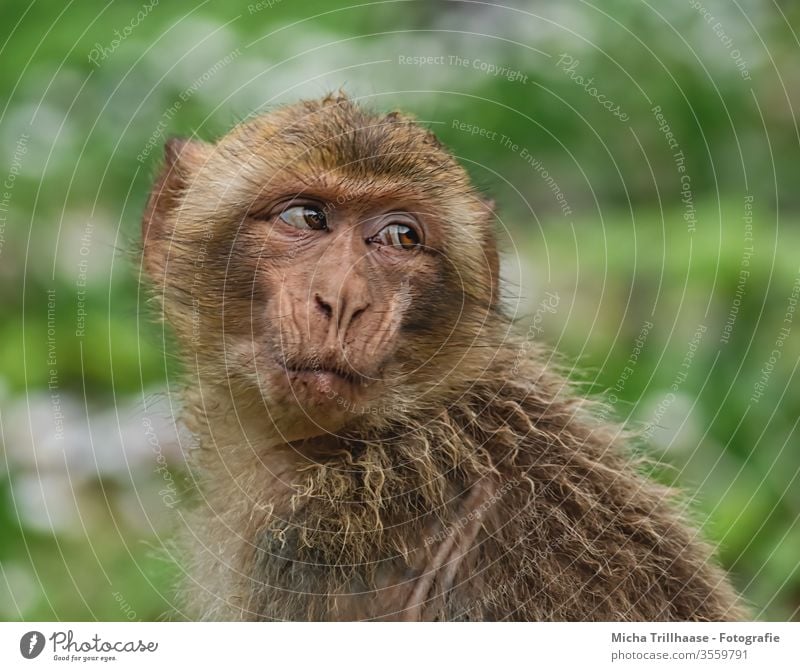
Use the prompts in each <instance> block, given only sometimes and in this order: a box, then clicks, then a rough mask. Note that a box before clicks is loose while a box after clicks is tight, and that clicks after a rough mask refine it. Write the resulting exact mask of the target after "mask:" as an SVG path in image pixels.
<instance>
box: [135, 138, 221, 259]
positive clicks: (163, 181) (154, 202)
mask: <svg viewBox="0 0 800 671" xmlns="http://www.w3.org/2000/svg"><path fill="white" fill-rule="evenodd" d="M208 154H209V145H207V144H205V143H203V142H200V141H199V140H189V139H186V138H178V137H174V138H170V139H169V140H167V142H166V144H165V145H164V164H163V165H162V167H161V170H160V172H159V173H158V177H156V180H155V182H154V184H153V188H152V190H151V191H150V197H149V198H148V199H147V205H145V208H144V215H143V217H142V248H143V252H144V260H145V267H146V268H147V270H148V271H151V272H152V271H153V270H154V264H153V262H154V261H155V260H156V259H155V258H154V257H157V256H158V253H157V249H158V248H159V247H161V245H160V244H159V243H160V242H161V241H162V240H165V239H168V238H169V237H170V236H171V234H172V231H171V230H170V224H169V218H170V215H171V214H172V212H173V211H174V210H175V208H176V207H177V206H178V205H179V204H180V202H181V199H182V197H183V194H184V193H185V191H186V189H187V187H188V185H189V184H190V183H191V180H192V179H193V176H194V175H195V174H196V171H197V170H198V169H199V168H200V167H201V166H202V165H203V164H204V163H205V162H206V160H207V158H208ZM155 265H157V264H155Z"/></svg>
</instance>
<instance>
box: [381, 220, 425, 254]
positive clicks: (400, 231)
mask: <svg viewBox="0 0 800 671" xmlns="http://www.w3.org/2000/svg"><path fill="white" fill-rule="evenodd" d="M370 242H377V243H378V244H379V245H388V246H390V247H400V248H402V249H416V248H417V247H419V245H420V242H422V241H421V240H420V238H419V233H417V232H416V231H415V230H414V229H413V228H411V227H410V226H406V225H405V224H389V225H388V226H386V227H384V228H382V229H381V230H380V232H379V233H378V235H376V236H374V237H372V238H370Z"/></svg>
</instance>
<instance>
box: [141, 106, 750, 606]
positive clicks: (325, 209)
mask: <svg viewBox="0 0 800 671" xmlns="http://www.w3.org/2000/svg"><path fill="white" fill-rule="evenodd" d="M495 221H496V214H495V211H494V206H493V203H491V202H490V201H488V200H487V198H485V197H484V195H483V194H482V193H481V192H480V190H479V189H478V188H477V187H476V186H474V184H473V182H472V180H471V178H470V177H469V176H468V173H467V171H466V170H465V169H464V168H463V167H462V166H461V164H460V163H459V162H458V161H457V160H456V158H455V157H454V156H453V154H452V153H451V152H450V151H448V150H447V148H446V147H445V146H444V145H443V144H442V143H441V142H439V140H438V139H437V138H436V137H435V136H434V135H433V133H432V132H431V131H430V130H429V129H427V128H426V127H424V125H422V124H420V123H418V122H417V121H416V120H415V119H414V117H413V116H411V115H409V114H405V113H401V112H390V113H388V114H383V113H379V112H375V111H372V110H371V109H368V108H367V107H366V106H364V105H362V104H360V103H358V102H356V101H354V100H353V99H352V98H350V97H348V96H347V95H346V94H343V93H337V94H330V95H328V96H326V97H324V98H321V99H315V100H306V101H300V102H297V103H294V104H288V105H284V106H279V107H276V108H274V109H273V110H271V111H269V112H267V113H264V114H260V115H256V116H253V117H251V118H249V119H246V120H244V121H242V122H241V123H239V124H238V125H236V126H235V127H234V128H233V129H232V130H231V131H230V132H228V133H227V134H225V135H223V136H222V137H221V138H220V139H218V140H217V141H215V142H204V141H201V140H198V139H180V138H173V139H171V140H169V141H167V143H166V146H165V158H164V163H163V167H162V168H161V170H160V173H159V174H158V176H157V178H156V179H155V183H154V185H153V187H152V191H151V193H150V196H149V198H148V201H147V204H146V206H145V211H144V216H143V221H142V247H141V263H142V269H143V273H144V275H145V277H146V281H147V283H148V285H149V289H150V292H151V296H152V298H153V301H154V302H155V304H156V305H157V306H158V311H159V315H160V317H161V319H163V320H164V321H165V322H166V323H167V324H168V325H169V328H170V329H171V331H172V332H173V333H174V336H175V338H176V340H177V344H178V349H179V351H180V356H181V357H182V360H183V363H184V369H185V373H184V374H185V383H184V386H183V391H182V400H183V421H184V422H185V424H186V425H187V427H188V428H189V429H190V431H191V432H192V434H193V436H194V437H195V440H196V445H195V446H194V447H193V448H192V450H191V456H190V462H191V468H190V473H191V478H192V481H193V490H194V492H195V499H196V501H195V502H194V504H193V505H192V506H191V507H190V509H188V510H187V511H186V512H185V515H184V518H183V519H184V520H185V525H184V526H185V529H184V531H183V532H182V535H183V536H185V539H184V540H183V541H181V547H183V548H185V549H184V555H185V556H184V573H185V578H184V579H183V580H182V581H181V585H180V587H179V588H178V590H177V592H178V595H177V600H178V606H177V607H176V608H177V610H178V611H179V612H180V613H182V614H184V615H185V616H187V617H190V618H193V619H202V620H238V621H275V620H294V621H322V620H324V621H334V620H339V621H354V620H392V621H512V620H519V621H589V620H613V621H720V620H740V619H746V618H747V617H748V608H747V606H746V604H745V603H744V602H743V599H742V598H741V597H740V596H739V595H738V594H737V593H736V591H735V590H734V588H733V587H732V584H731V582H730V580H729V577H728V576H727V574H726V573H725V572H724V571H723V570H722V568H721V567H720V566H719V565H718V564H717V563H716V561H715V559H714V552H713V549H712V548H711V546H710V545H709V544H708V543H707V542H706V541H705V540H703V539H702V538H701V537H700V533H699V531H698V529H697V528H696V525H695V524H694V523H693V522H692V520H691V519H690V515H688V514H687V513H686V511H685V506H684V505H683V503H682V501H681V498H680V496H679V495H678V494H676V492H675V491H674V490H673V489H672V488H670V487H666V486H664V485H662V484H659V483H658V482H656V481H655V480H654V479H653V478H651V477H650V476H648V475H647V474H646V473H645V470H644V468H643V465H642V464H641V463H640V460H639V458H637V457H636V456H635V455H636V451H635V450H634V449H633V447H632V444H633V441H634V439H633V438H632V437H631V436H630V435H629V432H628V430H627V429H625V428H624V427H622V426H621V425H619V424H618V423H616V422H614V421H611V420H609V419H608V413H606V412H603V411H602V409H601V410H598V408H602V406H600V405H599V402H598V401H596V400H593V399H592V398H591V397H587V396H586V395H585V394H582V393H580V392H579V391H578V390H577V389H576V388H575V386H574V385H573V384H572V383H570V382H569V381H568V379H567V376H566V375H565V374H564V373H563V372H561V370H560V366H559V365H558V364H557V362H556V360H555V359H554V357H553V355H552V353H551V352H550V350H549V349H548V348H547V347H546V346H545V345H543V344H542V343H539V342H538V341H533V342H532V341H530V338H529V337H528V336H527V335H526V334H522V333H520V332H519V327H518V325H517V320H516V319H515V318H514V317H513V316H512V315H510V314H508V312H509V310H508V308H507V306H506V305H505V304H504V301H503V300H502V296H501V291H502V286H501V282H500V277H499V254H498V242H497V235H496V233H495V230H494V228H495Z"/></svg>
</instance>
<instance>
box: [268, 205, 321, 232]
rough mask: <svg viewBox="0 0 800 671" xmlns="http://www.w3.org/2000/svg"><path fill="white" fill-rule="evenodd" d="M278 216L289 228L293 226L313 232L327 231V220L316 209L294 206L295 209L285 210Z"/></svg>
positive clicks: (308, 206) (307, 206)
mask: <svg viewBox="0 0 800 671" xmlns="http://www.w3.org/2000/svg"><path fill="white" fill-rule="evenodd" d="M278 216H279V217H280V219H281V220H282V221H284V222H286V223H287V224H289V226H294V227H295V228H300V229H307V228H311V229H313V230H315V231H326V230H327V229H328V219H327V217H326V216H325V213H324V212H323V211H322V210H321V209H320V208H318V207H312V206H310V205H296V206H295V207H289V208H286V209H285V210H284V211H283V212H281V213H280V214H279V215H278Z"/></svg>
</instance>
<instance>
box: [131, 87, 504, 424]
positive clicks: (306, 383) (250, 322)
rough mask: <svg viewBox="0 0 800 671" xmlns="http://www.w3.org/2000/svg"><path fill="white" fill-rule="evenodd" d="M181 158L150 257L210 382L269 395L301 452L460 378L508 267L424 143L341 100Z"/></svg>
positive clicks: (478, 206) (150, 234)
mask: <svg viewBox="0 0 800 671" xmlns="http://www.w3.org/2000/svg"><path fill="white" fill-rule="evenodd" d="M167 158H168V165H167V167H166V168H165V172H164V173H162V176H161V178H160V180H159V182H158V183H157V185H156V188H155V190H154V193H153V196H151V200H150V203H149V205H148V210H147V212H146V214H145V247H144V249H145V265H146V268H147V270H148V272H149V274H150V276H151V278H152V279H153V280H155V283H156V285H157V287H158V288H160V289H161V290H162V291H163V298H164V309H165V314H166V315H167V318H168V319H169V321H170V322H171V323H172V325H173V326H174V328H175V330H176V332H177V334H178V336H179V338H180V340H181V342H182V345H183V347H184V348H185V349H187V350H189V352H188V353H189V354H190V357H189V360H190V361H192V362H196V363H197V366H198V372H199V373H200V374H201V375H203V374H205V376H206V377H209V376H210V377H212V378H214V379H216V380H217V381H220V380H227V381H229V382H230V383H231V384H232V386H235V388H236V390H237V393H241V389H242V388H246V389H251V390H257V392H258V393H259V395H260V397H261V399H263V400H264V401H265V409H266V410H267V412H269V413H270V415H271V417H272V418H273V419H274V420H275V422H276V424H277V425H279V427H280V428H281V430H282V431H284V432H285V437H286V439H287V440H293V439H296V438H299V437H304V436H308V435H316V434H319V433H320V432H322V431H335V430H338V429H339V428H341V427H343V426H344V425H346V424H348V423H349V422H353V421H357V420H359V419H363V418H364V417H369V418H373V419H374V418H375V417H380V416H389V417H391V416H392V415H396V414H398V413H400V412H402V411H403V407H404V406H405V405H406V404H407V403H408V402H409V401H413V402H414V404H415V405H419V404H420V401H422V403H423V404H424V397H425V396H426V395H432V394H435V393H436V389H437V386H441V385H443V384H444V383H445V381H446V380H447V379H448V377H452V376H453V375H454V374H456V373H455V371H456V370H459V371H461V368H463V366H462V367H461V368H459V366H458V365H457V364H458V361H459V357H462V358H463V355H464V350H465V347H468V346H469V343H470V342H474V341H475V339H476V338H478V339H479V336H480V329H481V325H482V323H483V320H485V318H486V316H487V315H488V313H489V311H490V310H491V309H492V306H493V305H494V303H495V301H496V278H497V254H496V251H495V246H494V241H493V235H492V231H491V213H490V211H489V210H488V209H487V207H486V205H485V203H484V202H483V201H482V200H481V199H480V198H479V197H478V195H477V194H476V193H475V192H474V191H473V190H472V188H471V186H470V184H469V181H468V179H467V176H466V174H465V173H464V171H463V169H462V168H461V167H460V166H459V165H458V164H457V163H456V162H455V161H454V160H453V159H452V158H451V157H450V156H449V154H447V153H446V152H445V151H444V150H443V149H442V148H441V147H440V146H439V144H438V143H437V142H436V140H435V139H434V138H433V136H432V135H430V133H428V132H427V131H426V130H424V129H422V128H420V127H418V126H416V125H415V124H413V123H411V122H410V121H409V120H407V119H404V118H401V117H399V116H398V115H389V116H388V117H376V116H371V115H369V114H367V113H365V112H364V111H362V110H361V109H360V108H358V107H357V106H355V105H353V104H352V103H350V102H349V101H347V100H343V99H337V100H326V101H322V102H315V103H305V104H301V105H297V106H293V107H289V108H283V109H280V110H278V111H277V112H275V113H273V114H271V115H268V116H266V117H261V118H258V119H256V120H255V121H252V122H249V123H246V124H243V125H242V126H240V127H238V128H236V129H234V131H232V132H231V133H230V134H229V135H228V136H226V137H224V138H223V139H222V140H221V141H220V142H219V143H217V144H216V145H213V146H212V145H204V144H200V143H196V142H192V143H175V142H173V143H172V144H171V145H168V148H167ZM465 372H466V374H467V375H470V374H474V371H461V374H464V373H465ZM445 386H446V385H445Z"/></svg>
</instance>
